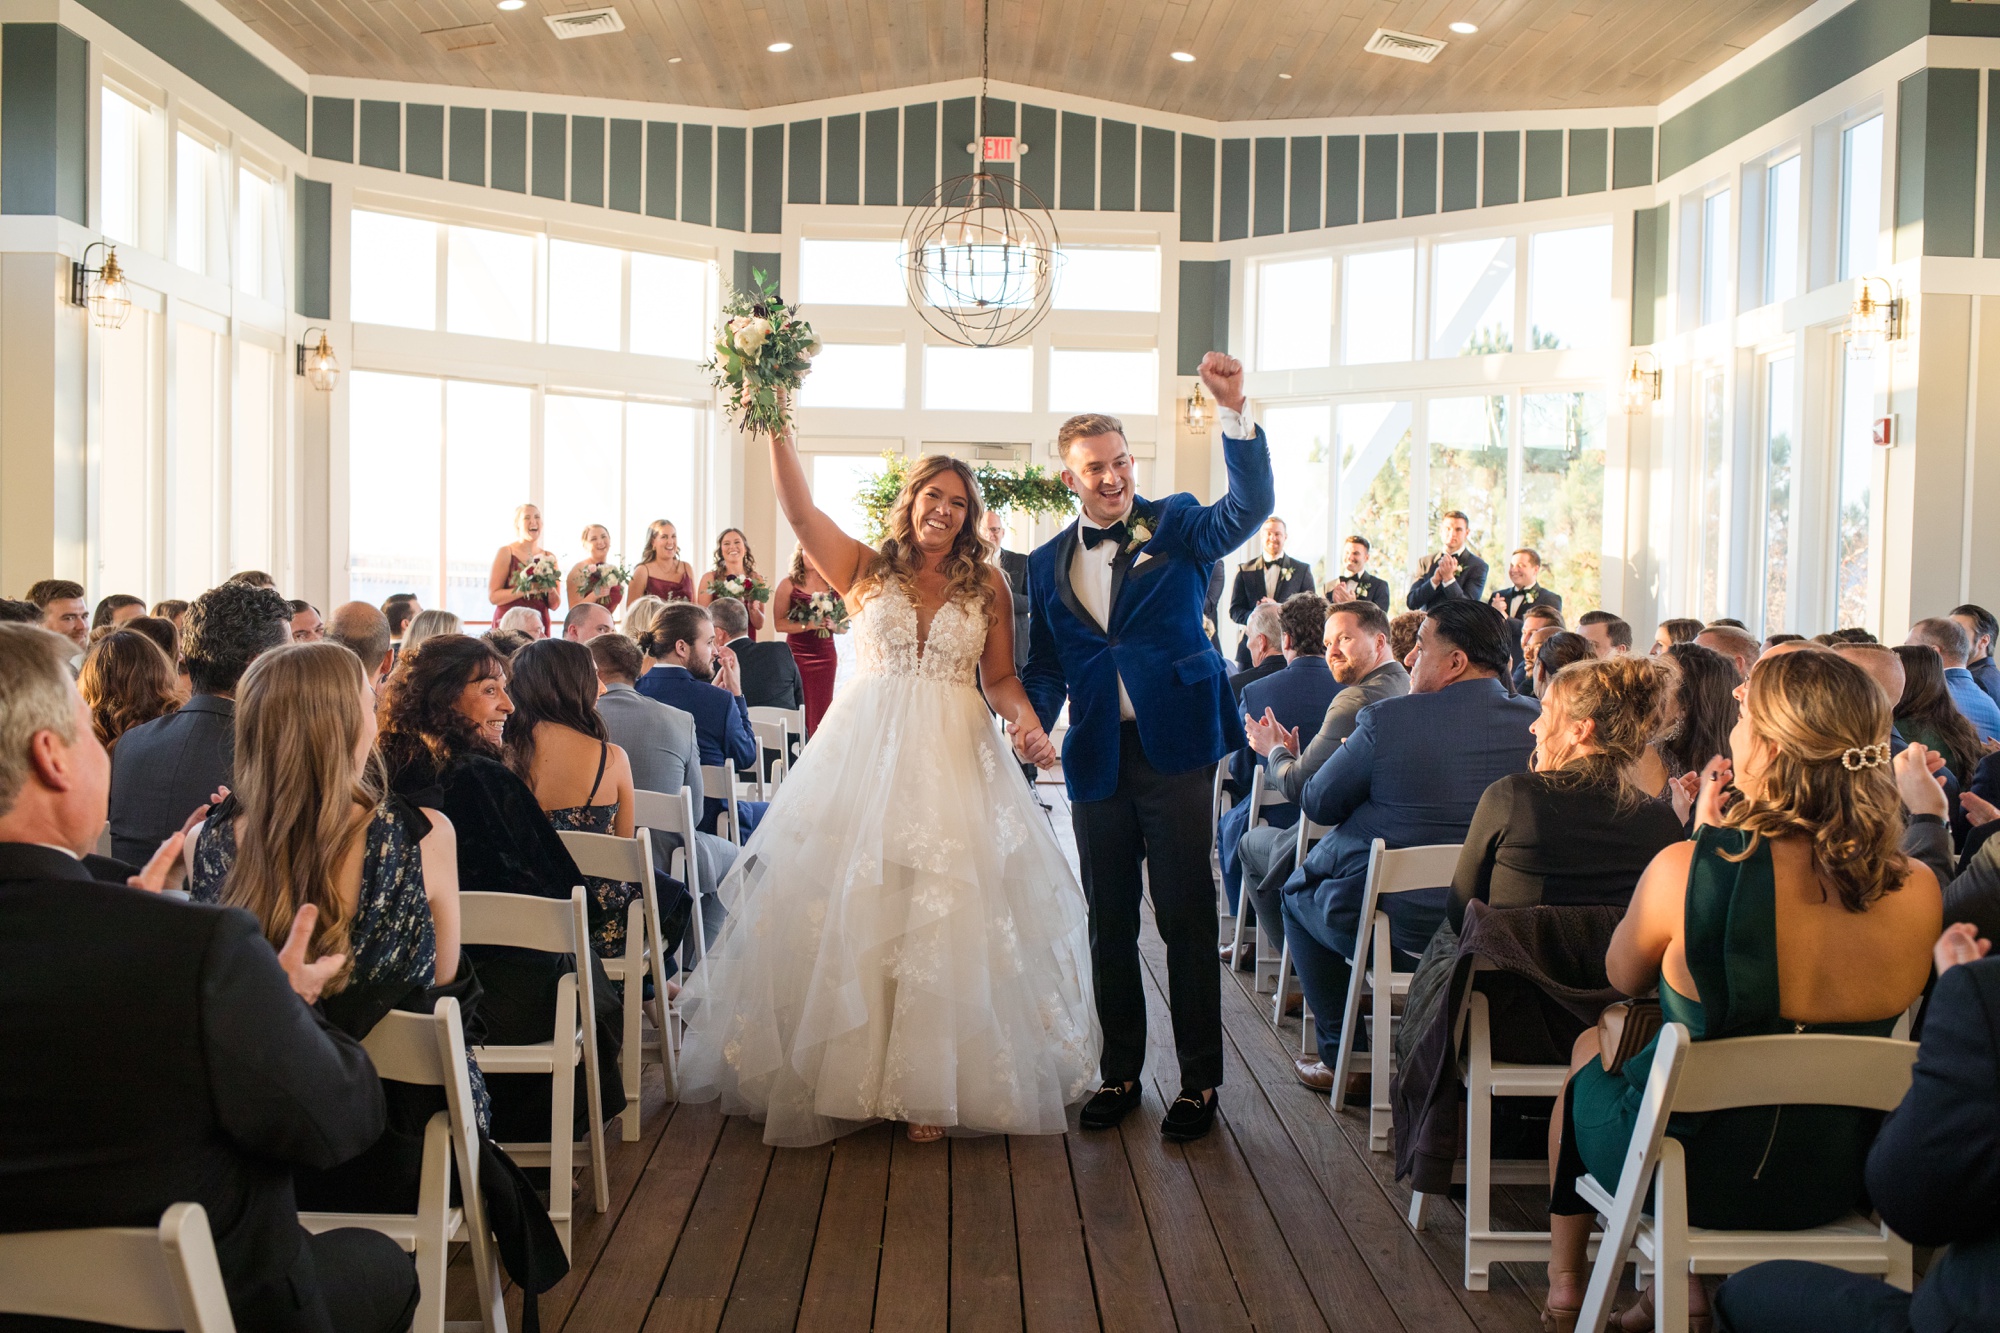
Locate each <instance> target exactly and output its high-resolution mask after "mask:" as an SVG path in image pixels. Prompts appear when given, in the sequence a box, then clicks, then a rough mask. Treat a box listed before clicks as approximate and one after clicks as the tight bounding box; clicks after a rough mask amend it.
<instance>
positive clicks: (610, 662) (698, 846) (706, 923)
mask: <svg viewBox="0 0 2000 1333" xmlns="http://www.w3.org/2000/svg"><path fill="white" fill-rule="evenodd" d="M586 646H587V647H588V648H589V649H590V658H591V661H592V662H594V663H596V665H597V680H598V684H599V686H600V692H599V694H598V696H597V715H598V716H599V717H601V718H603V719H604V729H605V730H606V731H607V732H609V733H610V734H611V743H612V744H613V745H616V746H618V747H619V748H620V749H622V750H624V751H625V757H626V758H627V759H629V760H630V761H631V763H632V785H633V786H634V787H636V788H638V789H639V790H640V791H659V792H667V793H669V794H672V793H675V792H678V791H679V790H680V789H681V788H682V787H688V788H691V789H693V790H694V792H695V793H696V799H695V810H696V811H697V812H699V811H700V809H701V799H700V795H699V793H700V792H701V789H702V786H701V747H700V745H699V744H697V743H696V741H695V734H694V718H693V717H692V716H690V715H689V714H688V713H686V712H684V711H682V710H681V709H678V708H673V707H670V706H669V705H667V704H663V703H661V702H660V701H659V700H657V699H648V698H647V697H646V696H645V695H643V694H640V693H639V691H638V690H637V689H635V688H633V687H634V685H635V684H636V682H637V681H638V678H639V668H640V666H641V665H642V660H643V659H642V658H641V656H640V653H639V645H638V644H636V643H633V642H632V640H630V639H628V638H626V637H625V636H624V635H623V634H609V633H607V634H600V635H598V636H597V637H596V638H594V639H592V640H591V641H590V642H589V644H587V645H586ZM699 817H700V815H699V813H697V815H696V818H699ZM680 845H681V843H680V838H679V837H678V836H677V835H675V834H671V833H655V834H654V844H653V848H654V856H655V858H656V859H657V861H658V862H659V869H660V871H661V873H665V870H666V866H667V863H668V860H669V858H670V854H671V853H672V851H673V849H674V848H676V847H679V846H680ZM695 859H696V861H697V862H698V864H697V866H696V868H695V869H696V874H697V876H698V877H699V883H700V887H701V892H702V895H703V897H702V904H701V919H702V926H703V927H704V930H703V933H704V934H705V935H706V936H707V939H705V940H704V941H703V943H704V944H707V943H711V942H713V940H714V938H715V932H716V930H717V929H719V928H720V927H721V925H722V912H721V911H720V910H719V908H718V907H717V905H716V898H715V890H716V886H717V885H719V884H720V883H722V880H723V877H724V876H725V875H727V874H728V873H729V868H730V867H731V866H732V865H734V864H735V863H736V846H735V844H734V843H732V842H730V841H729V839H727V838H718V837H716V836H715V835H714V834H712V833H697V834H695ZM664 910H665V909H664V908H663V909H662V911H663V912H664Z"/></svg>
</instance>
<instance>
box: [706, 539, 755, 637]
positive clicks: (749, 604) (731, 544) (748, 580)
mask: <svg viewBox="0 0 2000 1333" xmlns="http://www.w3.org/2000/svg"><path fill="white" fill-rule="evenodd" d="M724 579H742V580H743V581H744V584H745V587H746V591H747V589H748V587H750V586H752V585H754V584H755V583H756V582H757V557H756V556H754V555H752V554H751V553H750V539H749V538H748V537H745V536H744V535H743V529H741V528H724V529H723V530H722V536H720V537H718V538H717V539H716V542H715V568H714V569H712V570H710V571H709V574H708V577H707V578H705V579H703V580H702V586H701V591H699V592H697V593H696V594H695V601H697V602H699V603H700V604H701V605H703V606H707V605H708V604H709V603H710V602H712V601H714V600H715V599H716V598H718V597H734V596H736V594H735V593H732V592H729V591H727V590H725V589H724V588H723V587H722V580H724ZM741 600H742V602H743V609H744V610H745V611H747V612H749V613H750V637H751V638H753V639H754V638H756V637H757V636H758V635H759V634H761V633H763V632H764V604H763V603H762V602H759V601H757V600H756V599H755V598H751V597H744V598H742V599H741Z"/></svg>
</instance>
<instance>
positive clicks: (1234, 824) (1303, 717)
mask: <svg viewBox="0 0 2000 1333" xmlns="http://www.w3.org/2000/svg"><path fill="white" fill-rule="evenodd" d="M1338 693H1340V682H1338V681H1336V680H1335V679H1334V678H1333V672H1332V671H1330V670H1328V669H1327V665H1326V658H1325V657H1323V656H1315V657H1297V658H1293V659H1292V661H1291V662H1290V663H1289V664H1287V665H1286V667H1285V669H1284V670H1283V671H1279V672H1276V673H1275V674H1273V675H1269V676H1266V677H1265V678H1264V679H1262V680H1257V681H1252V682H1251V683H1250V684H1249V685H1247V686H1245V687H1244V689H1243V711H1244V713H1245V714H1246V715H1248V716H1250V717H1262V716H1264V710H1265V709H1267V708H1268V709H1270V710H1271V712H1272V714H1273V715H1274V716H1276V718H1277V719H1278V722H1279V724H1280V725H1282V726H1284V727H1287V728H1289V729H1291V730H1293V731H1299V732H1315V733H1316V732H1317V731H1318V730H1319V724H1320V722H1321V721H1322V720H1324V719H1325V717H1326V710H1327V706H1328V705H1329V704H1331V703H1332V702H1333V696H1334V695H1336V694H1338ZM1263 762H1264V761H1263V760H1262V759H1259V758H1258V757H1257V754H1256V752H1255V751H1254V750H1252V749H1250V747H1249V746H1247V745H1246V746H1244V747H1243V748H1242V749H1240V750H1238V751H1237V752H1236V753H1235V754H1233V755H1231V756H1230V757H1229V774H1230V778H1231V779H1232V780H1233V781H1235V782H1237V783H1240V784H1241V785H1242V787H1243V790H1244V791H1245V792H1246V793H1247V792H1248V791H1249V790H1250V783H1251V780H1252V778H1253V776H1254V774H1255V772H1256V769H1257V766H1258V765H1259V764H1261V763H1263ZM1261 813H1262V815H1263V818H1264V820H1265V821H1266V822H1267V823H1269V824H1270V825H1271V826H1272V827H1273V828H1290V827H1292V826H1293V825H1294V824H1296V823H1298V822H1299V808H1298V806H1296V805H1293V804H1292V803H1291V802H1290V801H1286V800H1283V799H1281V798H1280V796H1279V794H1278V793H1277V792H1275V791H1267V792H1266V795H1265V798H1264V805H1263V810H1262V811H1261ZM1249 825H1250V806H1249V803H1248V801H1245V802H1244V803H1243V804H1241V805H1235V806H1231V807H1230V808H1229V809H1228V810H1226V811H1224V812H1223V816H1222V824H1221V826H1220V827H1219V828H1218V829H1217V830H1216V847H1217V850H1218V851H1219V853H1220V856H1221V861H1222V888H1223V892H1225V893H1226V894H1228V895H1229V910H1230V911H1232V912H1233V911H1235V910H1236V895H1237V892H1238V890H1239V887H1240V886H1241V884H1242V882H1243V865H1242V862H1241V861H1239V860H1238V859H1237V855H1236V847H1237V844H1239V843H1241V842H1242V841H1243V834H1244V832H1245V831H1246V830H1247V829H1248V828H1249Z"/></svg>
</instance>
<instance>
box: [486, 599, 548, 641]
mask: <svg viewBox="0 0 2000 1333" xmlns="http://www.w3.org/2000/svg"><path fill="white" fill-rule="evenodd" d="M493 628H494V629H496V630H502V631H505V632H507V633H510V634H519V635H521V636H522V637H523V638H525V639H528V640H530V641H532V640H535V639H545V638H547V637H548V631H547V627H546V626H545V625H544V624H543V623H542V612H540V611H538V610H536V609H535V608H534V607H530V606H517V607H514V608H512V609H511V610H509V611H507V612H506V613H505V614H504V615H502V616H501V617H500V619H499V620H498V621H496V622H494V625H493Z"/></svg>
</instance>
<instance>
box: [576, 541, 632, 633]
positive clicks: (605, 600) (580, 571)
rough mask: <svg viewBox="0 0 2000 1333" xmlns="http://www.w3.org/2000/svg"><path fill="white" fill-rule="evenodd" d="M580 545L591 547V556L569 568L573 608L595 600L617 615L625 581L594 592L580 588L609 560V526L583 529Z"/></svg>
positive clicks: (622, 597)
mask: <svg viewBox="0 0 2000 1333" xmlns="http://www.w3.org/2000/svg"><path fill="white" fill-rule="evenodd" d="M583 544H584V545H585V546H588V547H589V548H590V556H589V558H588V559H585V560H579V561H577V562H576V563H575V564H574V565H572V566H571V567H570V571H569V604H570V606H571V608H572V609H574V608H576V607H579V606H582V605H584V604H585V603H588V602H595V603H597V604H598V605H599V606H601V607H603V608H604V609H605V610H606V611H609V612H610V613H611V614H612V615H613V616H614V617H615V616H616V615H617V614H618V603H620V602H622V601H624V600H625V585H624V584H622V583H613V584H609V585H603V586H600V587H599V588H598V589H597V591H595V592H589V593H587V592H585V591H584V590H583V585H584V583H585V581H586V580H588V579H589V578H590V576H591V575H592V574H594V573H596V572H597V571H598V570H600V569H602V568H603V567H604V566H605V565H606V564H607V563H609V562H610V559H611V529H609V528H607V527H605V526H604V525H603V524H602V523H593V524H591V525H590V526H589V527H587V528H585V529H584V530H583Z"/></svg>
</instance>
